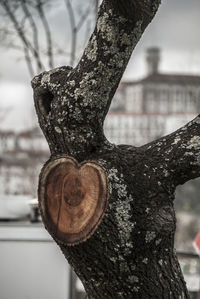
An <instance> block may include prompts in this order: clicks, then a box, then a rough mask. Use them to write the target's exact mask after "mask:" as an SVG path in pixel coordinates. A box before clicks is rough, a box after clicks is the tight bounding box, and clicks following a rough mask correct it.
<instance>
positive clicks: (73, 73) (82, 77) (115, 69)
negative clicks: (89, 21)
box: [32, 0, 200, 299]
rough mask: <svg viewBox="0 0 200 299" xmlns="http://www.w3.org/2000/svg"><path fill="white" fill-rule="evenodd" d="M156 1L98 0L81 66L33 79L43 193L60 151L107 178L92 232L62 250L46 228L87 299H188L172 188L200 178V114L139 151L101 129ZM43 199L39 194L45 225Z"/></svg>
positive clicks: (137, 148)
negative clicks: (46, 152)
mask: <svg viewBox="0 0 200 299" xmlns="http://www.w3.org/2000/svg"><path fill="white" fill-rule="evenodd" d="M159 2H160V1H159V0H157V1H153V0H147V1H128V0H110V1H108V0H104V1H103V3H102V5H101V7H100V11H99V14H98V19H97V24H96V27H95V30H94V33H93V34H92V36H91V38H90V41H89V43H88V46H87V47H86V49H85V52H84V54H83V56H82V58H81V60H80V62H79V63H78V65H77V67H76V68H74V69H72V68H70V67H61V68H57V69H54V70H52V71H49V72H44V73H42V74H41V75H39V76H37V77H35V78H34V79H33V81H32V86H33V89H34V99H35V106H36V111H37V114H38V118H39V123H40V126H41V128H42V130H43V132H44V135H45V136H46V139H47V141H48V143H49V147H50V150H51V157H50V160H49V161H48V162H47V164H46V165H45V166H44V170H43V171H42V174H41V178H40V189H41V188H43V189H42V190H46V189H47V185H48V184H47V180H44V175H43V174H44V173H45V171H46V170H47V169H49V168H48V167H49V165H52V164H51V163H53V162H52V161H54V160H55V159H58V160H59V159H63V157H65V158H66V159H67V160H68V159H71V158H70V157H73V158H72V159H76V160H77V162H74V163H75V164H76V165H78V164H77V163H81V162H83V161H84V163H86V164H87V163H89V162H88V161H93V162H92V163H95V164H96V165H98V169H101V170H102V171H103V172H104V174H105V175H106V178H107V184H108V185H107V188H108V193H109V195H108V204H107V207H106V211H105V214H102V215H103V216H102V218H101V223H100V224H99V225H98V226H96V228H95V230H94V231H93V232H92V233H91V234H90V235H89V237H87V238H84V239H81V240H80V242H76V245H75V246H68V244H67V242H66V243H65V242H61V240H60V238H59V235H58V234H57V230H54V232H52V231H51V230H49V231H50V233H51V234H52V236H53V237H54V238H55V240H56V242H57V243H58V245H59V246H60V248H61V250H62V252H63V253H64V255H65V257H66V258H67V260H68V262H69V263H70V264H71V265H72V267H73V269H74V270H75V272H76V273H77V275H78V276H79V277H80V279H81V281H82V282H83V284H84V287H85V289H86V292H87V294H88V296H89V298H90V299H105V298H106V299H111V298H124V299H127V298H130V299H131V298H138V299H148V298H155V299H156V298H158V299H161V298H163V299H167V298H170V299H171V298H172V299H173V298H174V299H178V298H180V299H183V298H189V295H188V292H187V289H186V284H185V282H184V279H183V276H182V273H181V270H180V266H179V263H178V261H177V258H176V253H175V251H174V233H175V227H176V220H175V212H174V207H173V202H174V192H175V188H176V186H177V185H179V184H183V183H184V182H186V181H188V180H190V179H192V178H195V177H198V176H199V175H200V137H199V130H200V117H197V118H196V119H195V120H193V121H192V122H190V123H189V124H188V125H187V126H185V127H183V128H181V129H179V130H178V131H176V132H175V133H173V134H171V135H168V136H166V137H163V138H161V139H159V140H156V141H154V142H152V143H150V144H147V145H144V146H142V147H133V146H128V145H119V146H116V145H114V144H111V143H110V142H109V141H108V140H107V139H106V138H105V136H104V133H103V122H104V119H105V116H106V114H107V111H108V109H109V106H110V103H111V100H112V97H113V95H114V93H115V90H116V88H117V86H118V84H119V81H120V79H121V77H122V75H123V72H124V70H125V68H126V65H127V63H128V61H129V58H130V56H131V53H132V51H133V49H134V47H135V46H136V44H137V42H138V41H139V39H140V37H141V35H142V33H143V31H144V30H145V28H146V26H147V25H148V24H149V23H150V21H151V20H152V18H153V17H154V15H155V13H156V11H157V8H158V6H159ZM92 165H93V164H92ZM77 167H78V166H77ZM91 177H92V175H91ZM84 178H85V177H84V175H83V179H84ZM55 180H56V178H55ZM55 180H54V181H55ZM86 187H87V186H86ZM52 190H53V189H52ZM52 192H54V191H52ZM55 194H57V193H55ZM63 194H64V193H63ZM39 195H40V194H39ZM56 196H57V195H55V201H56ZM58 197H59V196H58ZM102 198H103V197H102ZM45 200H46V199H45V196H41V195H40V201H41V203H40V205H41V211H42V214H43V219H44V222H45V225H46V227H47V229H49V224H48V223H49V221H50V222H52V219H50V218H48V217H50V216H47V217H46V215H47V214H45V204H44V203H45ZM69 200H70V199H69V198H68V199H67V200H66V201H69ZM73 200H74V199H73ZM76 200H77V198H76ZM62 241H63V240H62ZM77 243H78V244H77Z"/></svg>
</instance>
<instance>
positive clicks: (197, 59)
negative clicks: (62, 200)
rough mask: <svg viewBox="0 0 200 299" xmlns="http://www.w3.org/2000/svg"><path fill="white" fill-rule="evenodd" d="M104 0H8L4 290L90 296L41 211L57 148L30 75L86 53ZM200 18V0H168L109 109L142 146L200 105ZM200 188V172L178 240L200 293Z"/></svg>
mask: <svg viewBox="0 0 200 299" xmlns="http://www.w3.org/2000/svg"><path fill="white" fill-rule="evenodd" d="M100 2H101V1H98V0H97V1H96V0H85V1H84V4H83V3H81V1H79V0H73V1H72V0H54V1H51V0H7V1H6V0H0V19H1V22H0V65H1V68H0V94H1V98H0V264H1V269H2V271H1V272H0V289H1V299H13V298H15V299H32V298H37V299H47V298H48V299H54V298H59V299H64V298H65V299H83V298H86V295H85V293H84V289H83V287H82V285H81V283H80V281H79V280H78V279H77V277H76V276H75V274H74V273H73V272H72V271H71V269H70V267H69V265H68V264H67V262H66V261H65V259H64V257H63V256H62V254H61V253H60V252H59V249H58V248H57V246H56V245H55V244H54V242H53V241H52V239H51V237H50V236H49V235H48V233H47V232H46V231H45V230H44V228H43V225H42V223H41V218H40V215H39V213H38V207H37V182H38V174H39V171H40V169H41V167H42V165H43V163H44V162H45V161H46V160H47V159H48V157H49V149H48V145H47V143H46V140H45V139H44V137H43V135H42V133H41V130H40V129H39V127H38V123H37V119H36V115H35V111H34V107H33V99H32V89H31V86H30V80H31V78H32V77H33V76H34V75H36V74H38V73H40V72H42V71H44V70H48V69H51V68H54V67H57V66H60V65H72V66H74V65H75V64H76V63H77V62H78V60H79V58H80V55H81V53H82V51H83V49H84V47H85V45H86V43H87V41H88V38H89V35H90V33H91V32H92V29H93V28H94V24H95V20H96V16H97V9H98V6H99V4H100ZM199 26H200V2H199V0H191V1H188V0H181V1H180V0H163V1H162V5H161V7H160V9H159V11H158V13H157V15H156V17H155V19H154V20H153V22H152V23H151V24H150V25H149V27H148V28H147V30H146V31H145V33H144V35H143V37H142V38H141V40H140V42H139V44H138V46H137V47H136V49H135V51H134V53H133V55H132V58H131V60H130V63H129V65H128V68H127V70H126V72H125V74H124V77H123V79H122V81H121V83H120V85H119V88H118V90H117V92H116V94H115V97H114V99H113V103H112V106H111V108H110V111H109V114H108V116H107V118H106V121H105V134H106V136H107V138H108V139H109V140H110V141H111V142H113V143H116V144H119V143H126V144H133V145H136V146H140V145H142V144H144V143H147V142H150V141H152V140H154V139H156V138H159V137H161V136H163V135H165V134H169V133H171V132H172V131H174V130H176V129H177V128H179V127H180V126H182V125H184V124H186V123H187V122H188V121H189V120H191V119H193V118H194V117H195V116H196V115H198V114H199V113H200V39H199V35H198V30H199V29H198V28H199ZM199 194H200V180H199V179H196V180H193V181H190V182H189V183H187V184H185V185H184V186H181V187H179V188H178V190H177V192H176V203H175V208H176V212H177V232H176V250H177V252H178V257H179V261H180V263H181V267H182V270H183V273H184V276H185V279H186V282H187V285H188V289H189V291H190V295H191V298H195V299H197V298H200V295H198V294H199V286H200V262H199V257H198V255H197V252H198V250H196V251H195V247H196V249H197V247H198V238H199V237H198V233H199V231H200V217H199V215H200V198H199ZM195 238H196V246H194V245H195ZM198 296H199V297H198Z"/></svg>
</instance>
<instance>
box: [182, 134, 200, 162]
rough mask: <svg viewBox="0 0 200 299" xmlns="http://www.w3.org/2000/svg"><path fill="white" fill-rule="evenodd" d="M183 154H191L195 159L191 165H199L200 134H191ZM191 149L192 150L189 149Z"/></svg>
mask: <svg viewBox="0 0 200 299" xmlns="http://www.w3.org/2000/svg"><path fill="white" fill-rule="evenodd" d="M186 150H187V151H186V152H185V156H191V157H192V156H193V157H194V159H195V160H196V161H194V162H191V164H192V165H200V136H193V137H192V138H191V139H190V141H189V142H188V144H187V146H186ZM190 150H192V151H190Z"/></svg>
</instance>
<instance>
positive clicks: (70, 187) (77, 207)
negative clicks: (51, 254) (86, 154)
mask: <svg viewBox="0 0 200 299" xmlns="http://www.w3.org/2000/svg"><path fill="white" fill-rule="evenodd" d="M38 197H39V205H40V211H41V215H42V218H43V221H44V223H45V226H46V229H47V230H48V231H49V233H50V234H51V235H52V237H53V238H54V239H55V240H56V241H57V242H58V243H60V244H64V245H68V246H71V245H76V244H79V243H81V242H84V241H86V240H87V239H88V238H90V236H91V235H92V234H93V233H94V232H95V231H96V229H97V227H98V225H99V224H100V223H101V221H102V218H103V216H104V213H105V210H106V206H107V202H108V183H107V176H106V172H105V170H104V169H103V168H102V167H101V166H100V165H99V164H98V163H96V162H95V161H84V162H82V163H80V164H79V163H78V162H77V161H76V160H75V159H74V158H72V157H69V156H60V157H56V158H54V159H51V160H49V161H48V162H47V163H46V164H45V166H44V167H43V169H42V171H41V174H40V181H39V190H38Z"/></svg>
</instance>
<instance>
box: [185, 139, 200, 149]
mask: <svg viewBox="0 0 200 299" xmlns="http://www.w3.org/2000/svg"><path fill="white" fill-rule="evenodd" d="M187 149H195V150H200V136H194V137H192V139H191V140H190V141H189V143H188V144H187Z"/></svg>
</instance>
